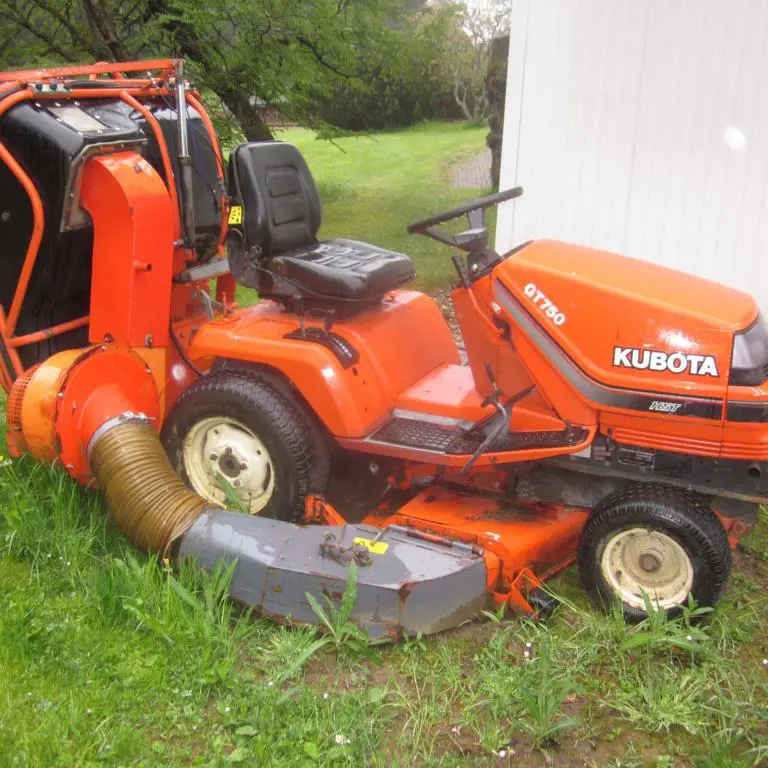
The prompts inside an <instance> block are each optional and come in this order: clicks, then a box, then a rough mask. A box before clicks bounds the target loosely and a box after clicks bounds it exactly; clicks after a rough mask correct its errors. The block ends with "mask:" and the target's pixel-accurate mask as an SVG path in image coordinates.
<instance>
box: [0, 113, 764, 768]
mask: <svg viewBox="0 0 768 768" xmlns="http://www.w3.org/2000/svg"><path fill="white" fill-rule="evenodd" d="M483 135H484V131H482V130H480V129H465V128H463V127H462V126H458V125H450V126H443V125H430V126H425V127H421V128H418V129H415V130H412V131H406V132H402V133H392V134H387V135H382V136H375V137H371V138H354V139H343V140H341V141H340V142H339V143H340V144H341V146H342V147H343V148H344V150H345V152H346V154H344V153H342V152H340V151H339V150H338V149H336V148H334V147H333V146H330V145H328V144H325V143H321V142H316V141H314V140H313V138H312V136H311V135H310V134H308V133H306V132H303V131H292V132H290V134H289V138H291V139H293V140H295V141H296V142H297V143H299V144H300V145H301V147H302V149H303V150H304V151H305V152H306V154H307V157H308V159H309V162H310V164H311V165H312V167H313V170H314V172H315V175H316V177H317V178H318V181H319V184H320V187H321V190H322V193H323V195H324V197H325V199H326V202H327V205H326V214H327V217H326V225H325V228H324V232H325V233H326V234H344V235H348V236H352V237H363V238H366V239H370V240H371V241H373V242H379V243H381V244H382V245H384V246H387V247H392V248H399V249H401V250H406V251H407V252H409V253H411V254H412V255H414V257H415V258H416V259H417V261H418V264H419V268H420V270H421V273H422V277H421V280H422V283H421V284H422V286H425V287H429V288H435V287H438V286H440V285H441V281H443V280H444V279H445V278H446V277H447V275H449V274H450V262H449V259H448V256H449V255H450V254H449V252H448V251H447V249H442V248H439V247H438V246H436V245H435V247H434V248H433V247H432V246H431V244H429V243H428V242H427V241H426V240H424V239H423V238H406V236H405V235H404V234H403V228H404V226H405V224H406V223H407V222H408V221H409V220H411V219H415V218H418V217H420V216H422V215H427V214H429V213H431V212H433V211H436V210H439V209H441V208H444V207H446V206H447V205H450V204H453V203H456V202H458V201H459V200H461V199H464V198H466V197H468V196H471V194H470V195H468V194H467V191H466V190H464V191H462V190H449V189H448V188H447V187H446V186H445V182H444V169H445V166H446V164H447V163H449V162H450V161H452V160H453V159H455V158H456V157H457V156H461V155H462V154H466V153H471V152H473V151H476V150H478V149H479V148H481V147H482V142H483ZM470 192H471V191H470ZM2 408H3V403H2V401H0V416H2V415H3V414H2ZM2 421H4V418H2V419H0V422H2ZM3 452H4V447H3V435H2V427H0V453H3ZM736 554H737V559H736V568H735V574H734V577H733V579H732V583H731V586H730V588H729V591H728V593H727V595H726V598H725V599H724V600H723V602H722V603H721V605H720V607H719V608H718V609H717V611H715V613H714V614H713V615H712V616H709V617H707V618H706V620H705V621H704V622H703V623H701V624H699V625H698V626H696V627H689V626H688V625H687V624H686V622H685V621H684V620H680V621H675V622H665V621H661V620H656V621H653V622H651V623H650V624H648V625H640V626H637V627H628V626H626V625H625V624H624V623H623V621H622V620H621V618H620V617H617V616H605V615H603V614H601V613H599V612H597V611H596V610H595V609H594V608H593V607H592V606H591V605H590V604H589V602H588V600H587V599H586V598H585V596H584V595H583V594H582V591H581V589H580V587H579V585H578V579H577V577H576V574H575V573H574V572H573V570H569V571H567V572H566V573H564V574H562V575H561V576H559V577H558V578H557V579H555V580H554V581H553V583H552V587H553V589H554V590H555V591H556V592H558V593H559V594H560V595H562V596H563V598H564V600H565V604H564V606H563V607H562V608H561V609H560V610H559V612H558V613H557V615H556V616H555V618H554V619H553V621H552V622H551V623H550V624H549V625H534V624H531V623H529V622H527V621H522V620H519V619H517V618H514V617H512V618H509V619H502V618H501V617H492V616H489V617H485V618H481V619H478V621H476V622H473V623H471V624H469V625H466V626H464V627H462V628H459V629H457V630H454V631H452V632H447V633H444V634H443V635H441V636H438V637H433V638H421V639H413V640H409V641H407V642H402V643H400V644H398V645H394V646H383V647H377V648H375V649H366V650H368V653H367V654H364V653H361V652H360V650H359V649H356V648H355V647H354V645H353V643H351V642H349V641H348V640H345V639H344V638H343V637H342V638H341V639H340V640H339V642H338V643H332V642H329V643H327V644H325V645H323V646H322V647H319V648H318V645H319V643H318V635H317V634H316V633H315V632H314V631H313V630H311V629H287V628H284V627H279V626H276V625H273V624H271V623H269V622H267V621H263V620H258V619H256V618H254V617H249V616H247V615H242V614H239V613H238V612H237V610H236V609H235V607H233V606H232V605H231V604H230V603H229V602H228V600H227V599H226V597H225V595H226V591H227V590H226V586H227V585H226V578H227V574H218V575H216V576H215V577H210V578H209V577H204V576H203V575H202V574H200V573H198V572H197V571H195V570H187V569H185V570H183V571H182V572H181V573H178V574H173V573H171V572H170V571H169V570H168V569H167V567H166V566H165V565H164V564H163V563H158V562H156V561H154V560H147V559H146V558H144V557H143V556H141V555H139V554H137V553H136V552H135V551H134V550H133V549H132V548H131V547H130V546H129V545H128V544H127V542H126V541H125V539H124V538H123V537H122V535H121V534H120V533H119V532H118V531H117V530H116V529H115V527H114V526H113V525H112V524H111V523H110V522H109V520H108V517H107V514H106V511H105V509H104V507H103V505H102V502H101V500H100V498H99V496H98V495H97V494H95V493H93V492H89V491H85V490H83V489H81V488H79V487H78V486H76V485H75V484H74V483H73V482H71V481H70V480H69V479H68V477H66V476H65V475H64V474H62V473H61V472H59V471H58V470H56V469H52V468H49V467H44V466H40V465H35V464H34V463H33V462H31V461H29V460H27V459H24V460H21V461H16V462H13V463H12V464H11V465H9V466H4V467H2V468H0V766H6V765H9V766H11V765H18V766H46V767H47V766H95V765H110V766H123V765H142V766H182V765H201V766H208V765H211V766H219V765H221V766H225V765H229V764H242V765H256V766H262V765H268V766H294V765H296V766H314V765H348V766H365V765H371V766H386V767H387V768H389V767H390V766H412V765H424V766H438V765H440V766H442V765H446V766H464V765H478V766H481V765H482V766H484V765H494V764H498V765H524V766H527V765H533V766H549V765H554V766H583V765H591V766H671V765H681V766H686V765H696V766H701V767H702V768H704V767H705V766H707V767H710V768H718V767H719V766H724V767H725V766H750V765H756V764H758V763H760V762H761V761H765V759H766V756H768V752H767V751H766V747H767V746H768V665H765V664H764V663H763V658H764V657H765V656H766V655H768V652H767V650H768V649H767V647H766V646H767V645H768V644H767V643H766V639H765V638H766V629H768V626H767V625H768V622H767V621H766V591H765V590H766V586H767V585H768V541H767V540H766V538H765V537H764V534H763V533H762V532H761V531H758V532H757V533H756V534H754V535H752V536H751V537H750V539H749V540H748V541H747V542H746V544H745V546H744V547H743V548H742V550H741V551H739V552H737V553H736ZM313 649H314V652H312V651H313ZM302 661H304V663H301V662H302Z"/></svg>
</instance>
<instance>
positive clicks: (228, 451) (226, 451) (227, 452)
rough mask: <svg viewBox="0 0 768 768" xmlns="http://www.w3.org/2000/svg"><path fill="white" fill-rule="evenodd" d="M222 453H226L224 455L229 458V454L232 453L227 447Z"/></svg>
mask: <svg viewBox="0 0 768 768" xmlns="http://www.w3.org/2000/svg"><path fill="white" fill-rule="evenodd" d="M224 453H226V454H227V456H229V454H230V453H232V449H231V448H230V447H229V446H227V447H226V448H225V449H224Z"/></svg>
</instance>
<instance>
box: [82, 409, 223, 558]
mask: <svg viewBox="0 0 768 768" xmlns="http://www.w3.org/2000/svg"><path fill="white" fill-rule="evenodd" d="M105 426H108V427H109V428H107V429H106V430H105V431H103V432H101V434H98V433H97V434H96V435H94V437H93V438H92V444H91V446H90V461H91V466H92V467H93V471H94V474H95V475H96V480H97V481H98V484H99V486H100V487H101V488H102V489H103V490H104V492H105V494H106V496H107V501H108V503H109V506H110V508H111V509H112V514H113V515H114V517H115V520H116V522H117V524H118V525H119V526H120V529H121V530H122V531H123V533H125V535H126V536H127V537H128V539H129V540H130V541H131V543H132V544H133V545H134V546H136V547H139V548H141V549H144V550H146V551H149V552H156V553H159V554H161V555H163V556H168V555H170V554H171V552H172V549H173V544H174V542H176V541H177V540H178V539H179V538H180V537H181V536H183V535H184V534H185V533H186V532H187V531H188V530H189V529H190V527H191V526H192V524H193V523H194V522H195V521H196V520H197V519H198V518H199V517H200V516H201V515H203V513H205V512H206V511H208V510H210V508H211V505H210V504H208V502H206V501H205V500H204V499H202V498H201V497H200V496H198V495H197V494H195V493H193V492H192V491H190V490H189V489H188V488H187V487H186V486H185V485H184V483H183V482H182V481H181V479H180V478H179V476H178V475H177V474H176V473H175V472H174V471H173V469H172V468H171V465H170V463H169V462H168V458H167V457H166V455H165V451H163V448H162V446H161V445H160V441H159V440H158V438H157V433H156V432H155V431H154V430H153V429H152V428H151V427H150V426H149V425H148V424H146V423H140V422H135V421H133V422H124V423H116V424H115V425H114V426H109V425H105ZM99 431H101V430H99Z"/></svg>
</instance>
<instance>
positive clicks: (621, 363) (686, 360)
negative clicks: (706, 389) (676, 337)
mask: <svg viewBox="0 0 768 768" xmlns="http://www.w3.org/2000/svg"><path fill="white" fill-rule="evenodd" d="M613 365H614V367H616V368H637V369H638V370H649V371H669V372H670V373H676V374H681V373H690V374H692V375H693V376H714V377H715V378H717V377H718V376H719V375H720V374H719V373H718V371H717V361H716V360H715V358H714V357H713V356H712V355H686V354H683V353H682V352H671V353H670V352H661V351H660V350H656V349H634V348H632V347H614V348H613Z"/></svg>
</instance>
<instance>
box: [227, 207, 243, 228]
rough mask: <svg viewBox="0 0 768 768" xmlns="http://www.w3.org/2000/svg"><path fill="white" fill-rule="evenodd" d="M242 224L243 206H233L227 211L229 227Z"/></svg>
mask: <svg viewBox="0 0 768 768" xmlns="http://www.w3.org/2000/svg"><path fill="white" fill-rule="evenodd" d="M242 223H243V206H242V205H233V206H232V207H231V208H230V209H229V225H230V226H232V225H233V224H242Z"/></svg>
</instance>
